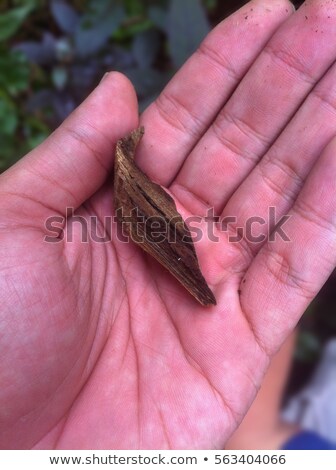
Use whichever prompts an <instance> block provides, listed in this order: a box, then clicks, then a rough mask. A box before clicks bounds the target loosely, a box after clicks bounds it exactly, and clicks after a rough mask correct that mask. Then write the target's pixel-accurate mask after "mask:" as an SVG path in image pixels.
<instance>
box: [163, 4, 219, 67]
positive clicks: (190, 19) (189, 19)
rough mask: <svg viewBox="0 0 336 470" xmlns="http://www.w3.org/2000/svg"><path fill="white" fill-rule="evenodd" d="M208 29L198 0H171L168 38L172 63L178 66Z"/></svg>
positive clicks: (207, 23)
mask: <svg viewBox="0 0 336 470" xmlns="http://www.w3.org/2000/svg"><path fill="white" fill-rule="evenodd" d="M209 31H210V26H209V22H208V19H207V17H206V15H205V11H204V9H203V7H202V4H201V2H200V0H183V1H181V0H171V3H170V8H169V13H168V39H169V49H170V55H171V57H172V59H173V62H174V65H175V66H176V67H180V66H181V65H182V64H183V63H184V62H185V61H186V59H187V58H188V57H189V56H190V55H191V54H192V53H193V52H194V51H195V50H196V49H197V47H198V46H199V44H200V43H201V41H202V40H203V38H204V37H205V36H206V35H207V33H208V32H209Z"/></svg>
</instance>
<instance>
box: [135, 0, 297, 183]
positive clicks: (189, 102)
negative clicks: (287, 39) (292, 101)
mask: <svg viewBox="0 0 336 470" xmlns="http://www.w3.org/2000/svg"><path fill="white" fill-rule="evenodd" d="M293 11H294V9H293V5H292V4H291V3H290V2H289V1H288V0H275V1H272V2H268V1H267V2H265V0H252V1H251V2H249V3H247V4H246V5H245V6H244V7H243V8H241V9H240V10H238V11H237V12H236V13H234V14H233V15H231V16H230V17H229V18H227V19H226V20H224V21H223V22H222V23H220V24H219V25H218V26H217V27H216V28H215V29H214V30H213V31H212V32H211V33H210V34H208V36H207V37H206V38H205V40H204V41H203V42H202V44H201V45H200V47H199V49H198V50H197V51H196V52H195V53H194V54H193V55H192V56H191V57H190V59H189V60H188V61H187V62H186V63H185V64H184V66H183V67H182V68H181V69H180V71H179V72H177V73H176V75H175V76H174V78H173V79H172V80H171V81H170V82H169V83H168V85H167V86H166V88H165V89H164V90H163V91H162V93H161V94H160V96H159V97H158V99H157V100H156V101H155V102H154V103H153V104H151V105H150V106H149V108H148V109H147V110H146V111H145V112H144V113H143V115H142V118H141V124H142V125H144V126H145V128H146V138H145V139H144V140H143V142H142V145H141V147H140V148H139V151H138V155H137V162H138V164H139V165H140V167H141V169H142V170H143V171H144V172H145V173H147V175H148V176H149V177H150V178H152V179H154V180H155V181H156V182H158V183H160V184H162V185H164V186H168V185H169V184H170V183H171V181H172V180H173V179H174V177H175V176H176V174H177V173H178V170H179V169H180V167H181V165H182V164H183V162H184V160H185V158H186V157H187V156H188V154H189V152H190V151H191V150H192V148H193V147H194V146H195V144H196V143H197V141H198V140H199V139H200V137H201V136H202V135H203V134H204V132H205V131H206V129H207V128H208V127H209V125H210V124H211V122H212V121H213V119H214V118H215V116H216V115H217V114H218V112H219V110H220V109H221V108H222V107H223V105H224V103H225V102H226V101H227V100H228V98H229V97H230V95H231V94H232V92H233V91H234V89H235V88H236V87H237V85H238V84H239V82H240V80H241V79H242V78H243V76H244V75H245V73H246V72H247V70H248V69H249V67H250V66H251V65H252V63H253V62H254V60H255V59H256V57H257V56H258V55H259V53H260V52H261V50H262V49H263V48H264V46H265V44H266V43H267V42H268V40H269V39H270V37H271V36H272V35H273V34H274V32H275V30H276V29H277V28H278V27H279V26H280V25H281V24H282V23H283V22H284V21H285V20H286V19H287V18H288V17H289V16H290V15H291V14H292V13H293ZM247 20H248V21H247Z"/></svg>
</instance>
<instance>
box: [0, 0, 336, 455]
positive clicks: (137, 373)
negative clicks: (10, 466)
mask: <svg viewBox="0 0 336 470" xmlns="http://www.w3.org/2000/svg"><path fill="white" fill-rule="evenodd" d="M330 8H331V7H330V6H329V7H328V2H326V5H324V4H323V2H319V4H317V2H307V4H306V5H304V7H302V8H301V10H299V11H298V12H296V13H293V10H292V7H291V5H290V4H289V3H288V2H287V1H286V0H279V1H276V2H272V6H271V7H270V2H267V1H263V0H255V1H252V2H251V3H249V4H248V5H247V6H245V7H244V8H243V9H242V10H241V11H239V12H237V13H236V14H235V15H233V16H231V17H230V18H229V19H227V20H226V21H225V22H223V23H222V24H220V25H219V26H218V27H217V28H216V29H215V30H214V31H212V33H211V34H210V35H209V36H208V37H207V38H206V40H205V41H204V43H203V44H202V46H201V47H200V49H199V50H198V51H197V52H196V53H195V54H194V55H193V56H192V57H191V58H190V59H189V61H188V62H187V63H186V64H185V65H184V67H183V68H182V69H181V70H180V71H179V72H178V73H177V74H176V76H175V77H174V78H173V79H172V81H171V82H170V83H169V84H168V86H167V87H166V89H165V90H164V91H163V93H162V94H161V96H160V97H159V98H158V99H157V101H156V102H155V103H154V104H152V105H151V106H150V107H149V108H148V109H147V110H146V112H145V113H144V114H143V116H141V119H140V121H141V124H143V125H144V126H145V129H146V133H145V137H144V139H143V142H142V143H141V144H140V146H139V152H138V155H137V163H138V165H139V166H140V167H141V168H142V169H143V171H145V172H146V173H147V174H148V175H149V176H150V177H151V178H152V179H153V180H154V181H156V182H158V183H160V184H161V185H162V186H163V187H165V188H167V189H168V190H169V192H170V193H171V194H172V195H173V197H174V198H175V200H176V203H177V206H178V209H179V211H180V212H181V213H182V215H183V216H184V217H187V216H189V215H197V216H202V217H203V216H205V215H207V213H208V209H209V208H214V214H215V215H219V216H221V218H222V219H223V218H224V219H225V218H226V217H231V216H235V217H236V220H235V221H233V220H231V219H230V221H231V222H230V223H229V224H227V225H226V226H222V227H221V228H220V226H219V224H214V235H215V236H217V237H218V241H214V240H212V239H209V237H208V236H204V237H203V239H202V240H201V241H200V242H198V243H196V251H197V254H198V257H199V261H200V266H201V269H202V272H203V274H204V276H205V278H206V280H207V282H208V283H209V285H210V287H211V288H212V290H213V291H214V294H215V296H216V299H217V306H215V307H210V308H204V307H201V306H199V305H198V304H197V303H196V301H195V300H194V299H193V298H192V297H191V296H190V294H188V293H187V292H186V291H185V290H184V288H183V287H181V286H180V285H179V284H178V282H177V281H176V280H175V279H174V278H172V277H171V275H170V274H169V273H168V272H166V271H165V270H164V269H163V268H162V267H161V266H160V265H158V264H157V263H156V262H155V261H154V260H152V259H150V258H149V257H148V256H147V255H145V254H144V253H143V252H142V251H141V250H140V249H139V248H138V247H136V246H135V245H133V244H131V243H130V244H125V243H122V242H121V241H120V240H118V237H117V235H116V234H117V230H116V225H115V223H114V222H113V223H112V225H111V226H107V225H106V224H104V218H105V217H106V216H111V215H113V211H114V209H113V188H112V183H111V181H112V178H111V176H109V175H110V171H111V169H112V167H113V151H114V147H115V143H116V141H117V139H118V138H120V137H122V136H123V135H125V134H126V133H127V132H129V131H130V130H131V129H133V128H135V127H136V126H137V125H138V116H137V104H136V97H135V93H134V90H133V88H132V86H131V84H130V83H129V82H128V80H127V79H126V78H125V77H123V76H122V75H120V74H117V73H111V74H109V75H108V76H107V77H106V78H105V79H104V80H103V81H102V82H101V84H100V85H99V86H98V87H97V89H96V90H95V91H94V92H93V93H92V95H90V97H89V98H88V99H87V100H86V101H85V102H84V103H83V104H82V105H81V106H80V107H79V108H78V109H77V110H76V111H75V112H74V113H73V114H72V115H71V116H70V117H69V118H68V119H67V120H66V121H65V122H64V124H63V125H62V126H61V127H60V128H59V129H58V130H57V131H55V132H54V134H53V135H51V136H50V138H49V139H48V140H46V141H45V142H44V143H43V144H42V145H41V146H40V147H38V148H37V149H35V150H34V151H33V152H32V153H31V154H30V155H28V156H26V157H25V158H24V159H22V160H21V161H20V162H19V163H18V164H17V165H15V166H14V167H12V168H11V169H10V170H8V171H7V172H6V173H4V174H3V175H2V176H1V178H0V195H1V196H0V214H1V219H0V220H1V226H0V240H1V243H0V259H1V268H0V269H1V278H0V302H1V313H0V315H1V317H0V320H1V336H0V352H1V358H2V361H1V365H0V382H1V390H0V404H1V406H0V446H1V447H2V448H27V447H36V448H84V449H89V448H114V449H123V448H124V449H125V448H126V449H127V448H128V449H132V448H161V449H162V448H173V449H180V448H181V449H184V448H220V447H221V446H224V445H225V442H226V440H227V438H228V437H229V436H230V434H231V433H232V432H233V431H234V430H235V428H236V427H237V425H238V424H239V422H240V421H241V419H242V418H243V416H244V414H245V413H246V411H247V409H248V407H249V405H250V404H251V401H252V400H253V398H254V396H255V394H256V391H257V390H258V387H259V386H260V383H261V381H262V378H263V375H264V373H265V371H266V368H267V365H268V362H269V359H270V357H271V356H272V354H274V353H275V351H276V350H277V349H278V348H279V347H280V345H281V343H282V342H283V341H284V340H285V338H286V336H287V335H288V334H289V333H290V331H292V329H293V328H294V327H295V325H296V323H297V321H298V319H299V318H300V316H301V315H302V313H303V312H304V310H305V308H306V306H307V305H308V304H309V302H310V301H311V300H312V299H313V298H314V296H315V295H316V293H317V292H318V291H319V289H320V288H321V286H322V285H323V283H324V282H325V280H326V279H327V277H328V276H329V274H330V272H331V271H332V269H333V267H334V265H335V261H336V258H335V252H336V250H335V241H336V240H335V230H334V229H335V217H336V209H335V207H336V204H335V203H336V197H335V195H336V193H335V189H336V183H335V182H336V160H335V152H336V143H335V142H333V141H332V138H333V137H334V135H335V134H336V114H335V111H334V109H335V108H334V104H335V96H334V95H333V91H332V90H333V84H334V82H335V79H336V67H335V66H334V67H332V64H333V62H334V61H335V59H336V31H335V29H334V27H333V24H334V21H335V19H336V12H335V11H334V10H332V11H330V10H329V9H330ZM316 30H317V31H321V30H323V35H322V34H318V33H316V32H315V31H316ZM326 71H328V72H326ZM329 142H331V143H330V145H328V146H327V147H326V145H327V144H328V143H329ZM325 147H326V149H325V150H324V148H325ZM323 150H324V151H323ZM69 207H70V208H74V209H75V212H74V214H72V215H71V214H69V212H68V213H66V208H69ZM270 207H275V208H276V211H277V216H276V217H277V220H269V208H270ZM284 214H289V215H290V216H291V217H290V218H289V220H287V222H286V224H285V225H283V227H282V228H283V230H284V232H285V233H286V236H287V237H288V238H289V241H288V240H287V241H286V240H285V239H284V237H281V236H279V233H278V235H276V236H275V237H273V238H274V240H273V239H272V237H271V239H270V237H266V238H267V239H266V240H264V239H261V238H260V239H259V240H258V241H257V240H256V238H255V237H254V238H253V239H252V238H251V236H246V230H245V231H244V235H245V236H244V237H243V238H242V239H241V240H240V241H238V242H232V237H233V236H234V235H236V234H237V233H238V234H239V233H241V229H240V228H244V229H246V226H247V225H249V226H250V228H251V227H252V225H253V227H254V228H253V227H252V228H253V230H252V232H253V234H254V235H255V232H254V229H256V232H257V235H264V236H267V235H268V234H270V233H272V232H273V231H274V224H275V223H276V222H277V221H278V220H279V218H280V217H281V216H282V215H284ZM65 215H67V216H68V218H67V220H66V222H65V228H64V232H67V234H68V238H67V239H66V238H65V237H63V238H62V237H60V238H58V239H56V238H54V239H52V240H49V243H48V242H47V241H46V240H45V235H46V234H48V233H47V231H46V228H45V224H46V221H47V220H48V217H55V216H57V217H60V219H59V220H61V219H62V218H63V217H64V216H65ZM251 217H259V218H260V219H251ZM261 219H262V220H263V221H264V222H261ZM49 220H50V219H49ZM54 220H55V219H54ZM226 220H228V219H226ZM83 221H86V222H87V224H84V223H83ZM251 221H252V222H251ZM92 224H94V226H95V230H96V231H97V233H99V234H100V235H102V236H103V235H105V236H106V235H108V237H107V238H110V240H109V241H107V242H105V243H102V242H101V243H98V242H97V241H94V240H92V237H88V241H87V242H83V240H82V236H83V231H84V225H85V226H86V228H87V227H88V228H89V229H91V227H92ZM206 227H207V224H206V222H205V221H203V222H202V228H203V229H205V228H206ZM69 236H71V240H69ZM230 237H231V238H230Z"/></svg>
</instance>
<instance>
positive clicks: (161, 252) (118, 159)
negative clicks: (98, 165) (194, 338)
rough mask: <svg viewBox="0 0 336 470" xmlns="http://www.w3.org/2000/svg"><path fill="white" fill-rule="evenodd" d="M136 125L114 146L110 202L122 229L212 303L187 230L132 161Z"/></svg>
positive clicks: (166, 197)
mask: <svg viewBox="0 0 336 470" xmlns="http://www.w3.org/2000/svg"><path fill="white" fill-rule="evenodd" d="M143 134H144V128H143V127H140V128H138V129H136V130H134V131H133V132H131V133H130V134H129V135H127V136H126V137H124V138H123V139H120V140H119V141H118V143H117V147H116V155H115V169H114V202H115V210H116V215H117V218H118V220H119V221H120V222H121V223H123V232H124V233H126V234H127V235H129V236H130V238H131V239H132V240H133V241H134V242H135V243H137V244H138V245H139V246H140V247H141V248H142V249H143V250H144V251H146V252H147V253H149V254H150V255H152V256H153V257H154V258H155V259H156V260H157V261H159V263H161V265H162V266H164V267H165V268H166V269H168V270H169V271H170V272H171V274H173V275H174V276H175V277H176V278H177V279H178V280H179V281H180V283H181V284H182V285H183V286H184V287H185V288H186V289H187V290H188V291H189V292H190V293H191V294H192V295H193V296H194V297H195V298H196V299H197V300H198V301H199V302H200V303H201V304H202V305H204V306H205V305H216V299H215V297H214V295H213V293H212V292H211V290H210V288H209V287H208V285H207V283H206V281H205V279H204V277H203V275H202V273H201V271H200V267H199V264H198V260H197V255H196V251H195V247H194V244H193V241H192V237H191V234H190V231H189V229H188V227H187V225H186V224H185V222H184V221H183V219H182V217H181V215H180V214H179V213H178V212H177V209H176V205H175V202H174V200H173V199H172V198H171V197H170V196H169V194H167V193H166V192H165V191H164V190H163V189H162V187H161V186H159V185H158V184H156V183H153V182H152V181H151V180H150V179H149V178H148V177H147V176H146V175H145V174H144V173H143V172H142V171H141V170H140V169H139V168H138V167H137V166H136V164H135V163H134V155H135V150H136V147H137V145H138V143H139V141H140V139H141V138H142V136H143Z"/></svg>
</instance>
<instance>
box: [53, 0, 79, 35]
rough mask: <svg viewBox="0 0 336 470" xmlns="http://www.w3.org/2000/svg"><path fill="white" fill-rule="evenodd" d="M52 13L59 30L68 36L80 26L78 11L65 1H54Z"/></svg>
mask: <svg viewBox="0 0 336 470" xmlns="http://www.w3.org/2000/svg"><path fill="white" fill-rule="evenodd" d="M51 12H52V15H53V17H54V20H55V21H56V23H57V24H58V26H59V28H60V29H61V30H62V31H63V32H64V33H66V34H72V33H73V32H74V31H75V29H76V27H77V24H78V21H79V16H78V13H77V12H76V10H74V9H73V8H72V6H70V5H69V4H68V3H66V2H65V1H64V0H52V2H51Z"/></svg>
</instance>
